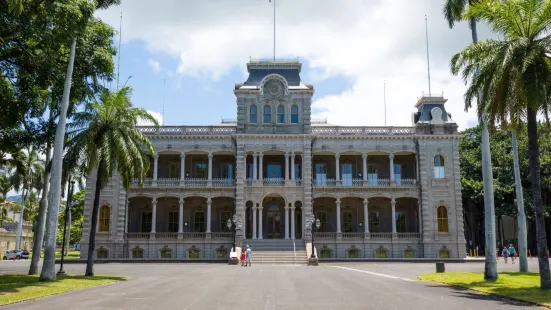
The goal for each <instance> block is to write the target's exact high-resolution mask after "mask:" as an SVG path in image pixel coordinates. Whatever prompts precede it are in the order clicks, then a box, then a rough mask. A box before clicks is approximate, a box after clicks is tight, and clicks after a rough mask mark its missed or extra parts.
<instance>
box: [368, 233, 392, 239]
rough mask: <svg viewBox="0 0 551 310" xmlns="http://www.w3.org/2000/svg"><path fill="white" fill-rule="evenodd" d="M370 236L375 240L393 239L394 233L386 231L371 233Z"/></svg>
mask: <svg viewBox="0 0 551 310" xmlns="http://www.w3.org/2000/svg"><path fill="white" fill-rule="evenodd" d="M369 237H370V238H371V239H375V240H391V239H392V233H386V232H376V233H370V234H369Z"/></svg>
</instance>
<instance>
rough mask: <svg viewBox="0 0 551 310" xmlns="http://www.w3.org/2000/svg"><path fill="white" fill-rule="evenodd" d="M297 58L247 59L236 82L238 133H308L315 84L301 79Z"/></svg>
mask: <svg viewBox="0 0 551 310" xmlns="http://www.w3.org/2000/svg"><path fill="white" fill-rule="evenodd" d="M301 68H302V64H301V63H300V62H299V61H298V60H277V59H276V60H250V61H249V63H247V71H248V72H249V77H248V78H247V81H245V82H244V83H236V84H235V89H234V94H235V96H236V97H237V132H238V133H264V134H270V133H274V134H275V133H277V134H282V133H293V134H300V133H310V113H311V112H310V111H311V105H312V96H313V95H314V87H313V86H312V84H309V83H303V82H302V80H301V78H300V71H301Z"/></svg>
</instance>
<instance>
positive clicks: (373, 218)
mask: <svg viewBox="0 0 551 310" xmlns="http://www.w3.org/2000/svg"><path fill="white" fill-rule="evenodd" d="M369 231H370V232H379V212H377V211H370V212H369Z"/></svg>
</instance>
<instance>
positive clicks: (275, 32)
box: [274, 0, 276, 61]
mask: <svg viewBox="0 0 551 310" xmlns="http://www.w3.org/2000/svg"><path fill="white" fill-rule="evenodd" d="M275 5H276V0H274V61H275V58H276V10H275Z"/></svg>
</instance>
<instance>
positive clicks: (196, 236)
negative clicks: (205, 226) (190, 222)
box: [183, 232, 207, 239]
mask: <svg viewBox="0 0 551 310" xmlns="http://www.w3.org/2000/svg"><path fill="white" fill-rule="evenodd" d="M206 235H207V233H205V232H185V233H183V236H184V239H205V237H206Z"/></svg>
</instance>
